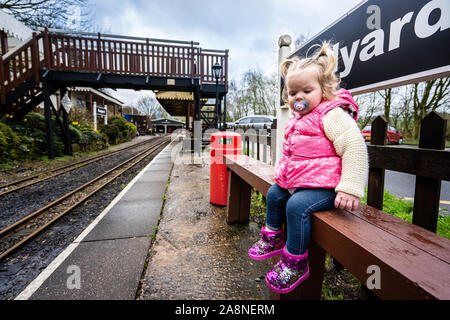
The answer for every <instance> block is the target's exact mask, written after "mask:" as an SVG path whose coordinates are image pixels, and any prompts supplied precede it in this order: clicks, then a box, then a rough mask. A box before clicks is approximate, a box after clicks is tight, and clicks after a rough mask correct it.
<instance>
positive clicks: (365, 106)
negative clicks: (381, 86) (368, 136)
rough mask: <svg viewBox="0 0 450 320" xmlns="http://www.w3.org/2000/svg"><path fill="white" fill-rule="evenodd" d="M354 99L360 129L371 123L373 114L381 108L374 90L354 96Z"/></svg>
mask: <svg viewBox="0 0 450 320" xmlns="http://www.w3.org/2000/svg"><path fill="white" fill-rule="evenodd" d="M355 100H356V103H357V104H358V106H359V119H358V124H359V126H360V128H361V129H362V128H364V127H365V126H366V125H368V124H370V123H372V121H373V120H374V116H375V114H376V113H378V112H379V111H380V110H381V104H380V102H379V100H378V99H377V93H376V92H371V93H367V94H363V95H359V96H356V97H355Z"/></svg>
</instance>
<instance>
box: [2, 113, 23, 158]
mask: <svg viewBox="0 0 450 320" xmlns="http://www.w3.org/2000/svg"><path fill="white" fill-rule="evenodd" d="M18 142H19V137H18V136H17V135H16V134H15V133H14V131H13V130H12V129H11V127H9V126H8V125H6V124H5V123H3V122H0V160H1V162H5V161H7V160H9V159H12V160H15V159H16V158H17V156H18V155H17V150H16V147H17V145H18Z"/></svg>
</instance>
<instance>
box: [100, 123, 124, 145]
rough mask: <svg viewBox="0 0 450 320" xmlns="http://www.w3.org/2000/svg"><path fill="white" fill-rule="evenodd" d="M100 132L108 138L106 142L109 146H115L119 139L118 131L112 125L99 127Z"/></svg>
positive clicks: (117, 128)
mask: <svg viewBox="0 0 450 320" xmlns="http://www.w3.org/2000/svg"><path fill="white" fill-rule="evenodd" d="M100 132H101V133H104V134H105V135H106V136H107V137H108V141H109V143H111V144H116V143H118V142H119V139H120V129H119V127H118V126H116V125H114V124H104V125H102V126H100Z"/></svg>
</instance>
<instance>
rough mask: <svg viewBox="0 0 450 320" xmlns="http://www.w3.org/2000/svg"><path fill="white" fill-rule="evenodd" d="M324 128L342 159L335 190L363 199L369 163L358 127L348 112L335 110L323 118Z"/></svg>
mask: <svg viewBox="0 0 450 320" xmlns="http://www.w3.org/2000/svg"><path fill="white" fill-rule="evenodd" d="M323 128H324V130H325V134H326V136H327V137H328V139H330V140H331V141H332V142H333V145H334V148H335V149H336V153H337V154H338V155H339V156H340V157H341V158H342V174H341V180H340V182H339V184H338V185H337V187H336V189H335V190H336V191H342V192H345V193H349V194H352V195H354V196H356V197H358V198H362V197H363V196H364V188H365V186H366V182H367V177H368V171H369V162H368V155H367V146H366V144H365V142H364V138H363V137H362V135H361V132H360V130H359V128H358V125H357V124H356V122H355V120H353V119H352V117H351V116H350V115H349V114H348V113H347V112H345V111H344V110H342V109H341V108H335V109H333V110H331V111H330V112H328V113H327V114H326V115H325V116H324V117H323Z"/></svg>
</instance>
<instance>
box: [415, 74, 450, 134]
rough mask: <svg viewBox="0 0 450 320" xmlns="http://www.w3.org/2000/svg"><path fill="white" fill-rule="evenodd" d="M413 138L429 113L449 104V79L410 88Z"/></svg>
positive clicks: (429, 81) (423, 83) (418, 84)
mask: <svg viewBox="0 0 450 320" xmlns="http://www.w3.org/2000/svg"><path fill="white" fill-rule="evenodd" d="M411 90H412V96H413V97H412V103H413V115H412V119H413V138H414V139H417V138H418V137H419V132H420V123H421V121H422V119H423V118H424V117H425V116H426V115H427V114H428V113H430V112H432V111H436V110H437V109H438V108H441V107H448V105H449V104H450V94H449V93H450V77H445V78H439V79H434V80H428V81H425V82H420V83H415V84H414V85H412V87H411Z"/></svg>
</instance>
